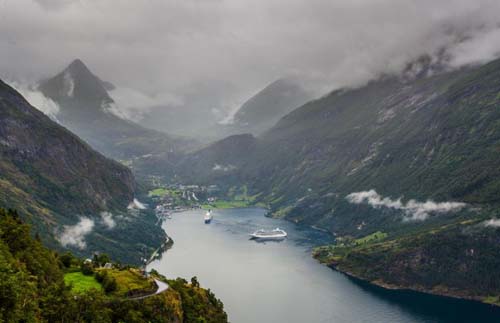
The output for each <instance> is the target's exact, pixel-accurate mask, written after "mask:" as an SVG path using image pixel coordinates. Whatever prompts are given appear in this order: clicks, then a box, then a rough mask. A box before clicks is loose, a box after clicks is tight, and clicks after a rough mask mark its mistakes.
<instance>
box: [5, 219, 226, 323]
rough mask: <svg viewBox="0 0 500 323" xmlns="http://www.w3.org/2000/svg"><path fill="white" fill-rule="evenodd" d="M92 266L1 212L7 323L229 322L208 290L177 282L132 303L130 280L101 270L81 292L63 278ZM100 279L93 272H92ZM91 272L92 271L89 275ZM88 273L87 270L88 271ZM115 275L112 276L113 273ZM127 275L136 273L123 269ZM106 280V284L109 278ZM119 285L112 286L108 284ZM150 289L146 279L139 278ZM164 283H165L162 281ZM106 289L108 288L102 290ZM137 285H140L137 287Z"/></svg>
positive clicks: (89, 273) (217, 301)
mask: <svg viewBox="0 0 500 323" xmlns="http://www.w3.org/2000/svg"><path fill="white" fill-rule="evenodd" d="M85 266H87V267H88V266H89V265H88V264H85V263H83V262H82V261H81V260H79V259H76V258H73V257H72V256H71V255H69V254H65V255H59V254H57V253H55V252H54V251H51V250H49V249H46V248H45V247H43V246H42V244H41V243H40V241H38V240H36V239H33V238H32V237H31V234H30V227H29V226H28V225H26V224H24V223H23V222H22V220H21V219H20V217H19V215H18V214H17V212H15V211H6V210H4V209H0V268H1V269H0V290H1V293H0V321H1V322H153V321H154V322H200V321H202V322H226V321H227V316H226V314H225V312H224V310H223V305H222V303H221V302H220V301H219V300H217V299H216V298H215V297H214V295H213V294H212V293H211V292H210V291H207V290H204V289H202V288H200V287H199V285H198V283H197V281H196V279H193V283H194V284H193V283H191V284H188V283H187V281H185V280H182V279H177V280H173V281H169V284H170V288H169V289H168V290H167V291H166V292H164V293H161V294H158V295H155V296H152V297H149V298H145V299H143V300H132V299H130V298H129V297H127V296H126V295H121V294H120V293H119V291H120V290H122V289H124V288H125V289H126V288H128V287H127V282H126V281H124V280H119V281H116V280H115V278H113V276H111V275H112V274H113V272H118V271H117V270H114V271H111V270H106V269H99V268H98V269H95V270H96V273H97V272H98V273H100V275H96V277H98V278H99V277H104V276H106V277H108V275H110V276H109V277H112V278H99V280H102V281H103V282H102V283H99V280H95V281H94V282H95V283H94V286H95V287H91V288H88V287H86V288H84V289H80V290H76V289H75V288H74V285H71V284H70V285H67V284H65V280H64V279H63V277H64V276H65V275H69V274H71V273H74V272H75V270H78V268H80V267H82V268H84V267H85ZM86 270H87V272H86V273H87V275H90V276H85V275H84V276H82V279H83V278H84V277H89V278H88V280H94V278H93V276H92V275H93V274H94V273H93V272H92V269H86ZM89 270H90V272H88V271H89ZM84 271H85V270H84ZM108 271H109V274H108ZM121 271H122V272H123V273H128V272H130V269H127V268H124V269H121ZM103 279H104V280H103ZM109 279H111V280H113V281H114V283H113V284H109V283H108V284H106V283H105V282H106V280H109ZM135 279H136V280H137V281H139V282H141V280H142V281H143V284H146V285H147V281H146V278H140V277H139V276H137V277H136V278H135ZM159 279H164V278H161V277H159ZM101 284H103V285H105V288H102V287H101ZM136 284H137V283H136Z"/></svg>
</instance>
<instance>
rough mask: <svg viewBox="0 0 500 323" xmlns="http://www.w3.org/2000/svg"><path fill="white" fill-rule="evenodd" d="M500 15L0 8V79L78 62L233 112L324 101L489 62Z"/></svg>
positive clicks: (157, 4) (81, 5)
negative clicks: (439, 59) (288, 90)
mask: <svg viewBox="0 0 500 323" xmlns="http://www.w3.org/2000/svg"><path fill="white" fill-rule="evenodd" d="M499 13H500V1H498V0H413V1H411V0H324V1H322V0H144V1H138V0H119V1H117V0H99V1H90V0H87V1H86V0H37V1H35V0H0V77H2V78H8V79H15V80H18V81H19V80H21V81H33V80H36V79H39V78H42V77H45V76H49V75H53V74H55V73H56V72H58V71H59V70H61V69H62V68H64V67H65V65H67V64H68V63H69V62H70V61H71V60H73V59H74V58H76V57H78V58H81V59H82V60H83V61H84V62H85V63H86V64H87V65H88V66H89V67H90V68H91V69H92V70H93V71H94V72H95V73H96V74H97V75H99V76H100V77H101V78H102V79H105V80H108V81H111V82H112V83H114V84H115V85H117V86H119V87H121V88H128V89H135V90H137V91H141V92H143V93H146V94H147V95H150V96H153V97H156V98H157V99H158V98H160V99H161V98H165V100H172V101H175V98H176V97H179V98H181V99H182V96H185V95H187V94H186V93H188V92H189V91H191V92H192V91H193V90H192V89H195V88H202V89H207V88H209V89H212V91H206V92H208V93H207V94H206V95H208V96H215V97H217V99H218V100H219V101H220V102H224V103H223V104H225V105H227V106H228V107H229V106H231V105H234V104H238V103H239V102H241V101H242V100H244V99H245V98H246V97H248V96H249V95H251V94H253V93H255V92H256V91H257V90H259V89H260V88H262V87H264V86H265V85H266V84H268V83H270V82H271V81H273V80H275V79H277V78H279V77H282V76H286V75H295V76H298V77H299V78H300V79H302V80H307V83H308V84H309V85H310V86H311V87H313V88H314V89H315V90H317V92H318V93H323V92H326V91H328V90H332V89H334V88H335V87H338V86H343V85H356V84H360V83H362V82H364V81H367V80H368V79H370V78H373V77H374V76H376V75H378V74H380V73H382V72H396V71H398V70H400V69H401V68H402V67H403V66H404V64H405V63H406V62H408V61H410V60H412V59H415V58H417V57H418V56H420V55H422V54H425V53H428V54H434V53H436V52H437V51H438V50H440V49H442V48H443V47H446V48H447V52H448V54H449V55H450V57H451V64H452V65H461V64H469V63H471V62H481V61H487V60H490V59H492V58H493V57H495V56H496V55H497V54H498V51H499V49H500V28H499V22H500V15H499ZM459 41H460V42H459ZM210 99H211V100H212V101H214V100H213V98H210ZM212 101H211V102H212ZM215 102H218V101H217V100H215ZM221 104H222V103H221ZM221 108H226V107H221Z"/></svg>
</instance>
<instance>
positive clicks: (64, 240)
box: [57, 217, 95, 249]
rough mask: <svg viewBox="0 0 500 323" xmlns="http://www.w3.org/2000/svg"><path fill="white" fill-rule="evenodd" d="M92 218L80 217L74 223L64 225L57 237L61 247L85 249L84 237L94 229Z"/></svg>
mask: <svg viewBox="0 0 500 323" xmlns="http://www.w3.org/2000/svg"><path fill="white" fill-rule="evenodd" d="M94 225H95V223H94V221H93V220H92V219H89V218H86V217H82V218H80V221H79V222H78V223H77V224H75V225H65V226H64V229H63V231H62V233H61V234H60V235H59V237H58V238H57V239H58V240H59V242H60V243H61V245H62V246H63V247H68V246H73V247H77V248H79V249H85V248H86V247H87V243H86V242H85V237H86V236H87V235H89V234H90V233H91V232H92V230H93V229H94Z"/></svg>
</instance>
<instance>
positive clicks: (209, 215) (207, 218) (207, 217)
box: [203, 210, 213, 224]
mask: <svg viewBox="0 0 500 323" xmlns="http://www.w3.org/2000/svg"><path fill="white" fill-rule="evenodd" d="M212 218H213V216H212V210H208V212H207V213H205V217H204V218H203V219H204V220H205V223H207V224H208V223H210V222H211V221H212Z"/></svg>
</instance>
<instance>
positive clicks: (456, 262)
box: [204, 60, 500, 304]
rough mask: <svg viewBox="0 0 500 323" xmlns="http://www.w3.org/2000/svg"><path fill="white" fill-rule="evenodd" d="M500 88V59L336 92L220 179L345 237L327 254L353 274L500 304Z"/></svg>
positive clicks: (260, 141) (268, 136) (274, 132)
mask: <svg viewBox="0 0 500 323" xmlns="http://www.w3.org/2000/svg"><path fill="white" fill-rule="evenodd" d="M499 93H500V60H496V61H493V62H491V63H489V64H486V65H483V66H477V67H468V68H464V69H461V70H456V71H448V72H440V73H438V74H434V75H431V76H425V75H420V76H418V77H416V78H415V77H414V78H408V77H401V78H400V77H383V78H381V79H379V80H376V81H373V82H370V83H368V84H366V85H365V86H362V87H359V88H356V89H343V90H338V91H335V92H332V93H331V94H329V95H327V96H325V97H323V98H321V99H318V100H315V101H311V102H309V103H307V104H305V105H304V106H302V107H300V108H298V109H296V110H294V111H292V112H291V113H289V114H288V115H287V116H285V117H284V118H282V119H281V120H280V121H279V122H278V123H277V124H276V125H275V126H274V127H273V128H271V129H270V130H269V131H268V132H266V133H264V134H263V135H262V136H260V137H258V138H257V142H256V143H251V144H249V145H248V146H247V147H248V149H247V151H249V152H251V153H249V154H247V157H246V160H245V161H244V162H243V163H242V164H240V165H239V168H238V171H237V172H233V173H230V174H229V176H227V177H226V178H224V177H220V176H219V177H217V178H214V179H213V180H214V181H217V184H221V186H222V185H224V184H225V183H228V186H231V185H235V184H234V183H233V181H234V179H235V178H236V179H237V180H238V181H239V185H245V186H246V187H248V189H249V191H250V193H251V195H253V196H257V201H258V202H265V203H267V204H268V205H269V206H270V208H271V211H272V214H273V215H274V216H280V217H284V218H286V219H288V220H291V221H294V222H298V223H303V224H307V225H314V226H318V227H321V228H324V229H327V230H328V231H330V232H332V233H335V234H336V235H337V237H338V241H337V245H335V246H329V247H325V248H324V249H320V250H319V251H318V252H317V256H318V258H320V259H321V260H322V261H324V262H326V263H328V264H329V265H331V266H333V267H335V268H337V269H340V270H342V271H345V272H348V273H350V274H351V275H353V276H357V277H359V278H362V279H365V280H368V281H372V282H375V283H377V284H379V285H382V286H390V287H392V288H411V289H416V290H422V291H426V292H432V293H436V294H442V295H450V296H458V297H466V298H473V299H478V300H481V301H485V302H491V303H497V304H498V303H500V302H499V296H500V287H499V285H498V284H497V283H493V282H492V281H493V280H494V279H495V277H498V274H499V272H498V268H500V267H499V266H500V264H499V263H498V248H496V247H494V246H495V244H497V243H498V241H499V239H500V230H498V227H499V226H500V221H499V220H497V219H498V216H499V214H498V206H499V204H500V199H499V197H500V167H499V165H500V164H499V162H498V161H499V157H500V109H499V106H500V94H499ZM207 149H213V150H214V151H215V146H213V147H208V148H207ZM240 150H241V151H245V148H242V147H240ZM219 154H226V155H228V154H229V152H225V151H219ZM204 155H210V154H209V153H207V152H206V151H205V152H204ZM219 159H223V157H219ZM207 171H208V169H207ZM451 268H457V270H456V271H455V272H454V273H453V274H452V275H450V274H449V271H450V270H451Z"/></svg>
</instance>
